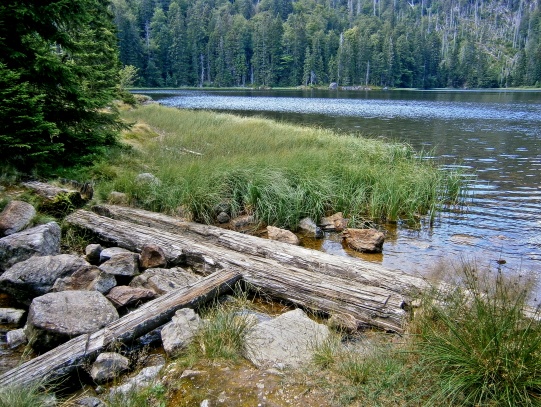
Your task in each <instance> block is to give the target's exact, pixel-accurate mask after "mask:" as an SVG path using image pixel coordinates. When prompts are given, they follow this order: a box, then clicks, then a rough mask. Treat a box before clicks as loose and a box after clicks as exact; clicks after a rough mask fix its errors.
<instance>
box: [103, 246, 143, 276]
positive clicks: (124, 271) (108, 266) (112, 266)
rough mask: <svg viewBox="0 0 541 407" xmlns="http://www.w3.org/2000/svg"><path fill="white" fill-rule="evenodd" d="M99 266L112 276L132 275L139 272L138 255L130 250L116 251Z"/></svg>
mask: <svg viewBox="0 0 541 407" xmlns="http://www.w3.org/2000/svg"><path fill="white" fill-rule="evenodd" d="M102 253H103V252H102ZM99 268H100V270H102V271H105V272H106V273H109V274H112V275H114V276H129V277H133V276H135V275H137V274H139V255H138V254H137V253H131V252H128V253H118V254H115V255H113V256H112V257H111V258H110V259H109V260H107V261H105V262H103V263H102V264H101V265H100V267H99Z"/></svg>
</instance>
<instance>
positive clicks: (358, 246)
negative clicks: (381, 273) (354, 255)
mask: <svg viewBox="0 0 541 407" xmlns="http://www.w3.org/2000/svg"><path fill="white" fill-rule="evenodd" d="M342 237H343V238H344V240H345V241H346V244H347V245H348V247H350V248H352V249H353V250H357V251H359V252H363V253H381V251H382V250H383V242H384V241H385V235H384V234H383V233H382V232H380V231H379V230H376V229H346V230H345V231H344V232H343V233H342Z"/></svg>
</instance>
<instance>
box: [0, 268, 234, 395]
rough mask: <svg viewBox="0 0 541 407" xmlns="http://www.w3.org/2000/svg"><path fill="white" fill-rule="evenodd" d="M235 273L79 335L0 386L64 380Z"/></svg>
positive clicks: (223, 288) (217, 289)
mask: <svg viewBox="0 0 541 407" xmlns="http://www.w3.org/2000/svg"><path fill="white" fill-rule="evenodd" d="M240 277H241V276H240V275H239V274H238V273H235V272H231V271H230V272H220V273H214V274H212V275H210V276H208V277H206V278H204V279H202V280H200V281H198V282H197V283H195V284H193V285H192V286H190V287H187V288H182V289H179V290H175V291H171V292H169V293H167V294H164V295H163V296H161V297H159V298H157V299H155V300H153V301H150V302H148V303H146V304H144V305H143V306H141V307H140V308H138V309H137V310H135V311H133V312H131V313H129V314H128V315H126V316H125V317H122V318H120V319H119V320H117V321H115V322H112V323H110V324H108V325H107V326H106V327H105V328H103V329H100V330H99V331H97V332H95V333H93V334H85V335H80V336H78V337H76V338H74V339H72V340H70V341H68V342H66V343H64V344H62V345H60V346H57V347H56V348H54V349H52V350H50V351H49V352H47V353H44V354H43V355H40V356H38V357H37V358H34V359H32V360H30V361H28V362H26V363H23V364H22V365H21V366H18V367H16V368H14V369H11V370H10V371H8V372H6V373H4V374H2V375H0V387H5V386H13V385H16V386H19V385H20V386H25V385H29V384H33V383H46V382H51V381H54V380H57V379H62V378H65V376H67V375H69V374H70V373H72V372H73V371H74V370H75V369H76V368H78V367H81V366H82V364H83V363H85V362H88V361H91V360H93V359H95V358H96V357H97V355H98V354H99V353H101V352H102V351H105V350H107V348H108V347H109V346H110V345H113V344H117V343H124V344H129V343H130V342H131V341H133V340H134V339H136V338H138V337H140V336H142V335H144V334H146V333H148V332H150V331H152V330H153V329H155V328H158V327H159V326H161V325H163V324H165V323H167V322H169V321H170V320H171V318H172V316H173V315H174V314H175V312H176V311H177V310H179V309H181V308H186V307H189V308H195V307H198V306H200V305H202V304H204V303H205V302H207V301H209V300H211V299H213V298H215V297H216V296H217V295H219V294H223V293H225V292H227V291H228V290H229V289H230V288H231V287H232V286H233V285H234V284H235V282H237V281H238V280H239V279H240Z"/></svg>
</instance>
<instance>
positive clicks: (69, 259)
mask: <svg viewBox="0 0 541 407" xmlns="http://www.w3.org/2000/svg"><path fill="white" fill-rule="evenodd" d="M87 266H90V265H89V264H88V263H87V262H86V261H85V260H84V259H82V258H81V257H77V256H74V255H71V254H59V255H57V256H41V257H32V258H30V259H28V260H25V261H22V262H20V263H17V264H15V265H14V266H13V267H11V268H10V269H9V270H7V271H6V272H5V273H4V274H2V275H1V276H0V290H2V291H5V292H7V293H9V294H11V295H12V296H13V297H15V298H16V299H17V301H19V302H22V303H23V304H30V302H31V301H32V298H34V297H38V296H40V295H43V294H46V293H48V292H50V291H51V290H52V288H53V285H54V283H55V282H56V280H57V279H58V278H62V277H66V276H69V275H71V274H73V273H75V272H76V271H77V270H79V269H80V268H81V267H87Z"/></svg>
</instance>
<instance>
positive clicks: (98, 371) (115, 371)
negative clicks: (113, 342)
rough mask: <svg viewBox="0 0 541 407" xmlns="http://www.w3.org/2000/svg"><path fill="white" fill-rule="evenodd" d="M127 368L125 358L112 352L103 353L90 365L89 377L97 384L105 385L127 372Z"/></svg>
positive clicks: (128, 363)
mask: <svg viewBox="0 0 541 407" xmlns="http://www.w3.org/2000/svg"><path fill="white" fill-rule="evenodd" d="M129 366H130V361H129V360H128V358H127V357H124V356H122V355H120V354H118V353H114V352H104V353H101V354H100V355H99V356H98V357H97V359H96V361H95V362H94V363H93V364H92V369H91V370H90V376H91V377H92V379H93V380H94V382H96V383H98V384H101V383H106V382H108V381H109V380H112V379H114V378H115V377H118V376H119V375H120V373H122V372H124V371H126V370H128V368H129Z"/></svg>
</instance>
